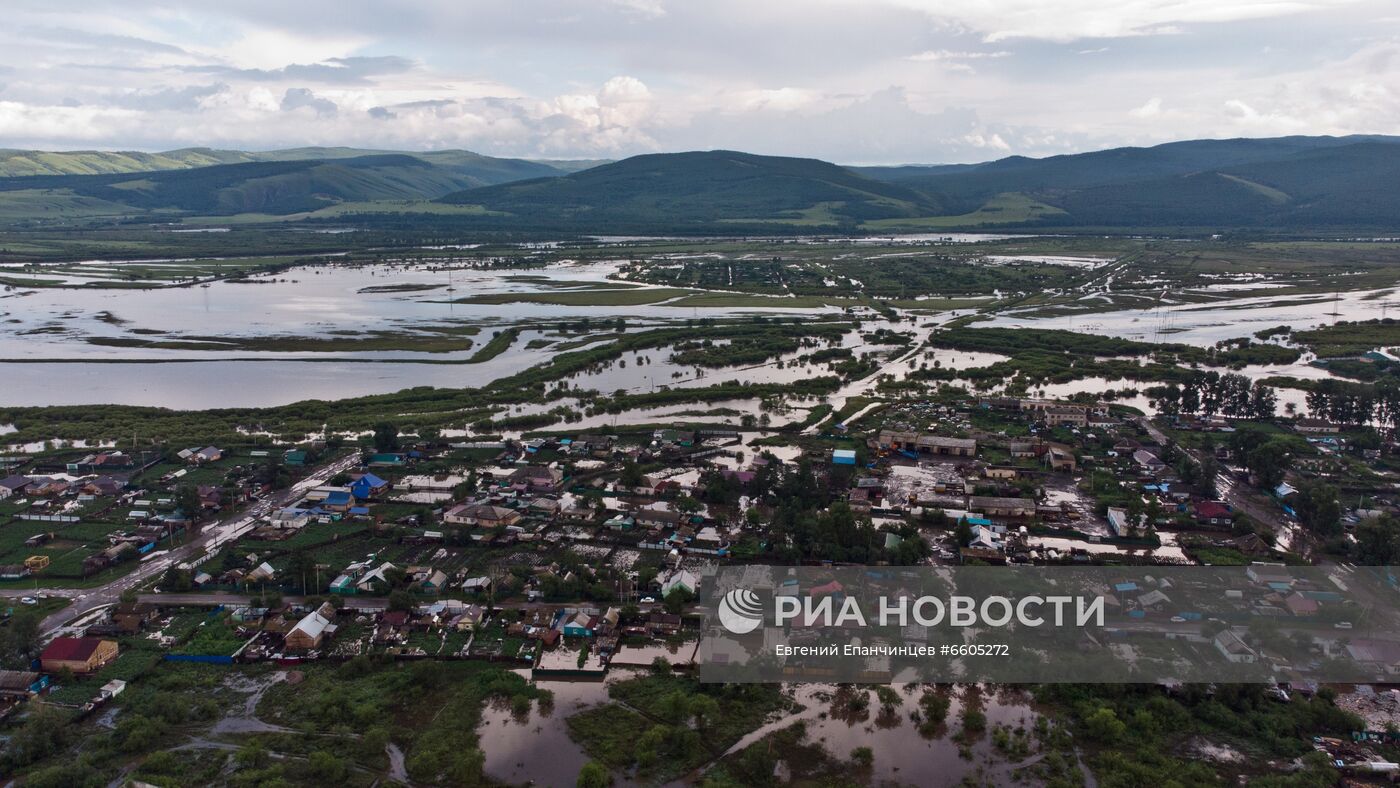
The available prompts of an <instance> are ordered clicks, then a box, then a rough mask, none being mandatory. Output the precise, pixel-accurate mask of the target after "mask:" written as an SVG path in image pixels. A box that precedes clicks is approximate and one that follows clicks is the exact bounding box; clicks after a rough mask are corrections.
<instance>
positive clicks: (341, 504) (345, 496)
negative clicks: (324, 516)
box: [321, 490, 354, 514]
mask: <svg viewBox="0 0 1400 788" xmlns="http://www.w3.org/2000/svg"><path fill="white" fill-rule="evenodd" d="M352 505H354V497H353V496H352V495H351V494H350V493H349V492H346V491H342V490H336V491H335V492H330V493H326V498H325V500H323V501H321V508H322V509H325V510H326V511H328V512H337V513H340V514H344V513H346V512H348V511H350V507H351V506H352Z"/></svg>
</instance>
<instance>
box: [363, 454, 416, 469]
mask: <svg viewBox="0 0 1400 788" xmlns="http://www.w3.org/2000/svg"><path fill="white" fill-rule="evenodd" d="M407 463H408V458H407V457H406V456H404V455H402V454H372V455H370V458H369V460H367V461H366V462H365V464H366V465H368V466H370V467H371V468H402V467H403V466H404V465H405V464H407Z"/></svg>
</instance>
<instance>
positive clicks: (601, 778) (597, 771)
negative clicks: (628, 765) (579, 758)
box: [575, 761, 612, 788]
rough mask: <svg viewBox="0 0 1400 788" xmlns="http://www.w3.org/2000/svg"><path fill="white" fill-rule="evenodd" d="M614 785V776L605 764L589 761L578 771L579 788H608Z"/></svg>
mask: <svg viewBox="0 0 1400 788" xmlns="http://www.w3.org/2000/svg"><path fill="white" fill-rule="evenodd" d="M610 783H612V776H611V775H609V774H608V770H607V768H606V767H604V766H603V764H601V763H598V762H597V761H589V762H588V763H585V764H584V765H583V768H582V769H579V770H578V782H577V783H575V784H576V785H577V786H578V788H607V786H608V785H609V784H610Z"/></svg>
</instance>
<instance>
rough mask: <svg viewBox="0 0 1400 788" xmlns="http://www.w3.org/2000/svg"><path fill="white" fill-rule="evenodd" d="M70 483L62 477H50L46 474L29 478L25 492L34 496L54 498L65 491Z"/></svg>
mask: <svg viewBox="0 0 1400 788" xmlns="http://www.w3.org/2000/svg"><path fill="white" fill-rule="evenodd" d="M70 486H71V485H70V484H69V483H68V482H66V481H64V480H63V479H51V478H49V477H47V476H44V477H40V478H38V479H31V480H30V482H29V487H28V489H27V490H26V492H27V493H28V494H29V495H32V496H34V497H36V498H55V497H57V496H60V495H62V494H64V493H66V492H68V488H69V487H70Z"/></svg>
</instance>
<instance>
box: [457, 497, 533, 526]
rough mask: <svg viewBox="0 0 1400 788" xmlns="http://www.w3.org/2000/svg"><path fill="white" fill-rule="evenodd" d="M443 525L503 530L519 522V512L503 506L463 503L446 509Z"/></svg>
mask: <svg viewBox="0 0 1400 788" xmlns="http://www.w3.org/2000/svg"><path fill="white" fill-rule="evenodd" d="M442 520H443V522H445V523H451V524H453V525H479V526H482V527H484V528H504V527H506V526H508V525H515V524H516V523H518V522H520V512H518V511H516V510H515V509H507V508H505V507H504V506H492V505H490V504H484V503H481V504H478V503H464V504H462V505H460V506H454V507H452V508H451V509H448V510H447V512H446V513H445V514H443V516H442Z"/></svg>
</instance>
